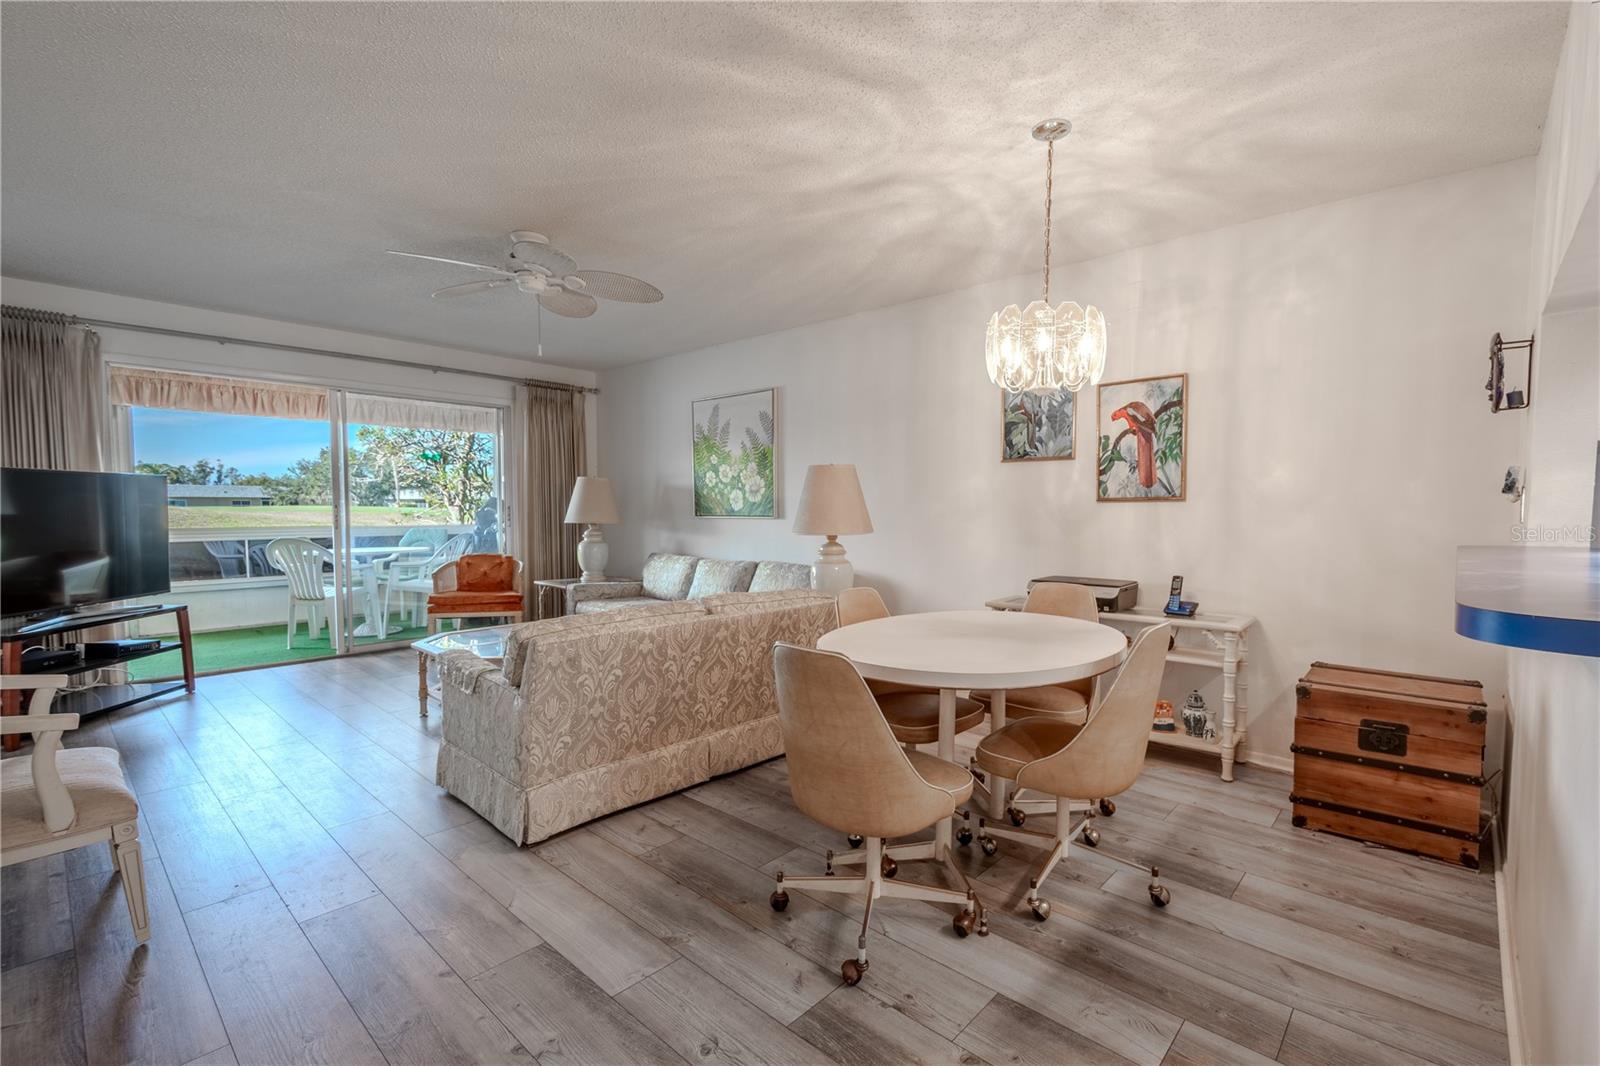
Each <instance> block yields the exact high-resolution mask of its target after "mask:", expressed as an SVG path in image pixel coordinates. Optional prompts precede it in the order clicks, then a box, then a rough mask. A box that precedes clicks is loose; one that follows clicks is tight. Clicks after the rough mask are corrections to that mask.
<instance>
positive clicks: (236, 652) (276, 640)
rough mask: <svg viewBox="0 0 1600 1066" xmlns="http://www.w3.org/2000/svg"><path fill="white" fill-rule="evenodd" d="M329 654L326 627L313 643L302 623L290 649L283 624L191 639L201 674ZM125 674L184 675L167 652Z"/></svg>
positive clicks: (404, 633) (413, 629)
mask: <svg viewBox="0 0 1600 1066" xmlns="http://www.w3.org/2000/svg"><path fill="white" fill-rule="evenodd" d="M263 510H265V508H263ZM427 635H428V630H427V628H426V627H425V626H407V627H406V628H405V629H402V630H400V631H399V632H398V633H391V634H390V635H389V640H391V641H395V640H405V641H412V640H420V639H421V638H422V637H425V636H427ZM376 643H378V641H377V640H376V639H374V638H362V637H358V638H357V639H356V644H357V645H358V646H360V645H363V644H376ZM332 654H333V646H332V645H331V644H330V643H329V642H328V629H327V627H326V626H324V627H323V630H322V635H321V636H320V637H319V638H317V639H315V640H313V639H312V638H310V637H308V636H306V627H305V623H304V622H302V623H300V625H298V626H296V627H295V636H294V648H293V649H288V648H285V647H284V631H283V623H282V622H279V623H278V624H276V625H268V626H252V627H249V628H247V629H221V630H217V631H215V632H212V633H196V634H195V635H194V668H195V670H197V671H198V672H200V673H202V674H206V673H213V672H215V671H219V670H239V669H243V668H245V667H250V666H266V665H268V664H271V663H288V662H297V661H299V660H301V659H321V658H324V657H326V656H329V655H332ZM128 672H129V674H130V675H131V677H132V679H133V680H135V681H153V680H157V679H159V678H167V677H178V676H180V675H181V674H182V673H183V664H182V661H181V660H180V659H179V657H178V653H177V652H176V651H170V652H166V653H165V654H162V655H152V656H150V657H149V658H148V659H137V660H135V661H134V662H131V663H129V664H128Z"/></svg>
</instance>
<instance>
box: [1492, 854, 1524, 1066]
mask: <svg viewBox="0 0 1600 1066" xmlns="http://www.w3.org/2000/svg"><path fill="white" fill-rule="evenodd" d="M1506 896H1507V890H1506V875H1505V863H1504V859H1503V855H1502V853H1501V852H1500V851H1499V849H1498V848H1497V849H1496V851H1495V862H1494V911H1495V918H1496V921H1497V923H1498V926H1499V934H1500V992H1501V995H1502V996H1503V997H1504V998H1505V1004H1506V1043H1507V1045H1508V1048H1507V1050H1508V1052H1509V1053H1510V1055H1511V1064H1512V1066H1526V1064H1528V1063H1531V1062H1533V1056H1531V1055H1529V1054H1528V1046H1527V1043H1526V1034H1527V1030H1526V1029H1524V1028H1523V1025H1522V985H1521V982H1519V981H1518V980H1517V946H1516V943H1515V941H1514V940H1513V939H1512V936H1511V923H1510V921H1508V920H1507V918H1506V915H1508V914H1509V913H1510V912H1511V905H1510V900H1509V899H1507V898H1506Z"/></svg>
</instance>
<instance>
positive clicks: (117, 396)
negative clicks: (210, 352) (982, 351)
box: [111, 366, 328, 422]
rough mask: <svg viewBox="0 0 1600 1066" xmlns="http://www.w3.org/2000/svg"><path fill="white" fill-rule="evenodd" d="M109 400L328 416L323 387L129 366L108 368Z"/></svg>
mask: <svg viewBox="0 0 1600 1066" xmlns="http://www.w3.org/2000/svg"><path fill="white" fill-rule="evenodd" d="M111 402H112V403H113V404H116V405H117V406H119V407H163V408H170V409H173V410H178V411H206V412H209V413H211V414H220V415H265V416H267V417H269V418H301V419H307V420H311V421H316V422H325V421H327V418H328V390H327V389H314V388H308V387H306V386H304V385H281V384H278V383H276V382H271V381H249V380H246V379H244V378H219V377H209V376H207V375H204V374H183V373H176V372H174V371H171V370H141V369H138V368H136V367H129V366H114V367H112V368H111Z"/></svg>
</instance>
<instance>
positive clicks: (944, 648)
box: [817, 610, 1128, 858]
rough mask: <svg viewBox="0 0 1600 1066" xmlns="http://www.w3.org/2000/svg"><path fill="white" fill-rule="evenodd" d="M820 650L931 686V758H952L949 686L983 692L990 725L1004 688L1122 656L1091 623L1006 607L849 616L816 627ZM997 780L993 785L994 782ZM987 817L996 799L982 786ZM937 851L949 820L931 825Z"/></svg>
mask: <svg viewBox="0 0 1600 1066" xmlns="http://www.w3.org/2000/svg"><path fill="white" fill-rule="evenodd" d="M817 647H818V648H820V649H822V650H823V651H832V652H838V653H839V654H841V655H843V656H845V657H846V658H848V659H849V660H850V661H851V662H853V663H854V664H855V667H856V669H857V670H858V671H860V673H861V676H862V677H867V678H871V679H873V680H875V681H895V682H899V683H901V684H906V685H923V686H926V687H928V688H936V689H938V690H939V741H938V754H939V758H941V759H946V760H949V761H951V762H954V761H955V756H956V734H955V728H956V726H955V722H956V690H958V689H975V690H978V691H984V692H988V693H989V694H990V714H991V717H992V722H991V727H992V728H996V729H998V728H999V727H1000V726H1003V725H1005V713H1006V712H1005V693H1006V690H1007V689H1018V688H1032V687H1034V686H1035V685H1055V684H1060V683H1061V682H1064V681H1077V680H1079V679H1080V678H1085V677H1094V676H1096V675H1098V674H1103V673H1105V672H1106V671H1107V670H1110V669H1111V668H1113V667H1115V666H1116V665H1117V664H1118V663H1120V662H1122V659H1123V656H1125V655H1126V654H1127V648H1128V642H1127V638H1126V637H1124V636H1123V634H1122V633H1121V632H1119V631H1117V630H1115V629H1113V628H1111V627H1110V626H1105V625H1101V624H1099V623H1098V622H1086V621H1083V620H1081V619H1077V618H1061V617H1059V616H1057V615H1048V614H1026V613H1023V612H1020V611H1018V612H1012V611H989V610H982V611H934V612H931V613H928V614H901V615H892V616H890V617H888V618H875V619H873V620H871V621H869V622H857V623H855V624H854V625H848V626H842V627H840V628H839V629H835V630H833V631H832V632H830V633H824V634H823V635H822V637H821V638H820V639H819V640H818V641H817ZM995 784H996V785H998V783H995ZM990 803H991V811H990V815H991V817H994V816H997V815H998V813H999V809H1000V808H1001V807H1002V806H1003V803H1004V800H1003V796H1002V792H1001V789H1000V788H999V787H993V788H991V789H990ZM935 832H936V836H935V841H936V845H935V851H936V853H937V855H938V857H941V858H942V857H945V856H946V855H947V854H948V852H949V846H950V833H951V829H950V823H949V822H948V821H944V822H941V823H939V826H938V828H937V829H936V830H935Z"/></svg>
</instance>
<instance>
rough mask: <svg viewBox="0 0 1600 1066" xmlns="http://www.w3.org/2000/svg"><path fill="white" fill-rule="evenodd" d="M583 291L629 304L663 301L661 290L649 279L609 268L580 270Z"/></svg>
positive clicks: (579, 277) (578, 274) (579, 275)
mask: <svg viewBox="0 0 1600 1066" xmlns="http://www.w3.org/2000/svg"><path fill="white" fill-rule="evenodd" d="M577 277H578V279H579V280H581V281H582V282H583V291H584V292H586V293H588V294H589V295H590V296H598V297H600V299H602V300H620V301H621V302H623V303H629V304H653V303H659V302H660V301H661V290H660V289H658V288H656V287H655V286H654V285H652V284H650V283H649V282H648V281H640V280H639V279H638V278H633V277H629V276H628V275H626V274H613V273H611V271H609V270H580V271H578V273H577Z"/></svg>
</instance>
